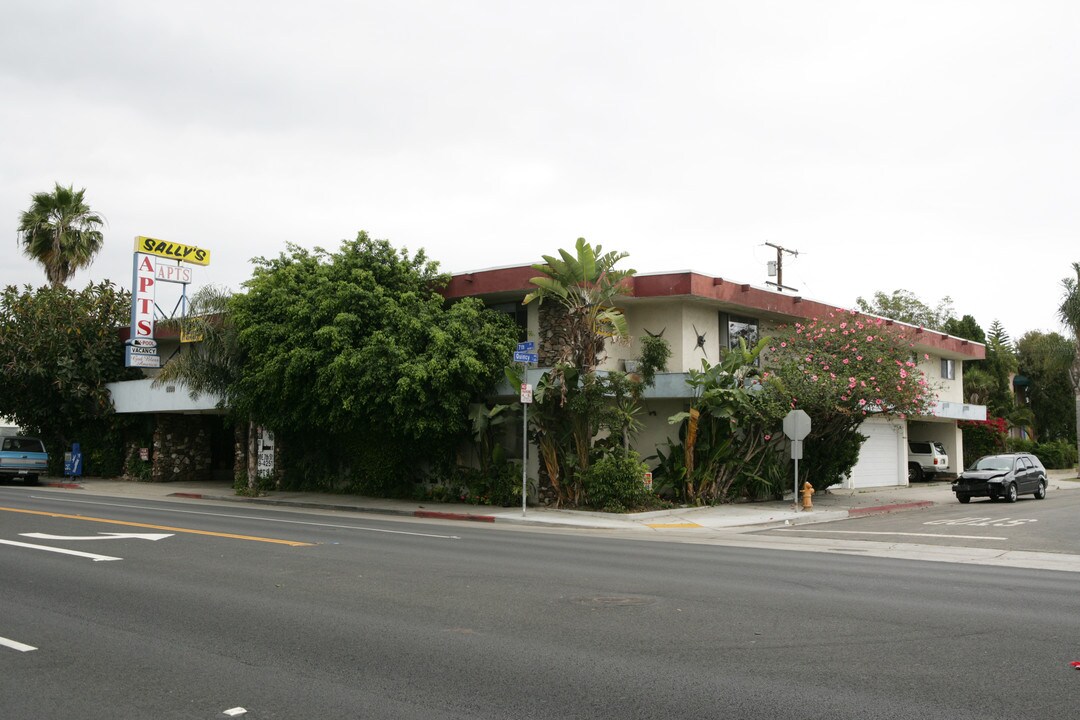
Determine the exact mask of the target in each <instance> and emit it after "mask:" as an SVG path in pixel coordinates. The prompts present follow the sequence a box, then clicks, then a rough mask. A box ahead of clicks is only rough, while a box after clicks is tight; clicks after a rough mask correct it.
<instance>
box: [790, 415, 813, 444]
mask: <svg viewBox="0 0 1080 720" xmlns="http://www.w3.org/2000/svg"><path fill="white" fill-rule="evenodd" d="M809 434H810V416H809V415H807V414H806V411H805V410H792V411H791V412H789V413H788V414H787V415H785V416H784V435H787V437H788V439H789V440H802V439H803V438H805V437H806V436H807V435H809Z"/></svg>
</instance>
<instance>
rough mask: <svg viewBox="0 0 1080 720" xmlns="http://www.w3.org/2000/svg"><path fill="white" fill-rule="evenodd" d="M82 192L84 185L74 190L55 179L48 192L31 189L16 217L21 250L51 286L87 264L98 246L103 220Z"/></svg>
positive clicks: (66, 278) (64, 280) (100, 242)
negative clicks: (41, 269) (24, 207)
mask: <svg viewBox="0 0 1080 720" xmlns="http://www.w3.org/2000/svg"><path fill="white" fill-rule="evenodd" d="M85 194H86V188H83V189H81V190H78V191H76V190H75V189H74V187H72V186H68V187H64V186H62V185H61V184H60V183H56V187H55V188H54V189H53V191H52V192H51V193H48V192H39V193H34V194H33V195H32V196H31V205H30V208H29V209H28V210H26V211H25V212H23V213H22V214H21V215H20V217H19V230H18V232H19V242H20V244H21V245H22V249H23V252H24V253H25V254H26V255H27V256H29V257H31V258H33V259H34V260H36V261H38V262H39V263H41V264H42V266H43V267H44V268H45V276H46V277H47V278H48V280H49V282H50V283H51V284H52V285H53V286H54V287H56V286H58V285H63V284H64V283H65V282H67V281H68V280H69V279H70V278H71V276H72V275H74V274H75V271H76V270H78V269H80V268H83V267H87V266H89V265H90V263H91V262H93V259H94V256H95V255H96V254H97V253H98V251H99V250H101V245H102V242H103V241H104V237H103V235H102V234H101V226H102V225H103V224H104V223H105V221H104V219H102V217H101V216H100V215H98V214H97V213H95V212H94V211H93V210H91V209H90V206H89V205H87V204H86V200H85Z"/></svg>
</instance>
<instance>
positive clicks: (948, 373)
mask: <svg viewBox="0 0 1080 720" xmlns="http://www.w3.org/2000/svg"><path fill="white" fill-rule="evenodd" d="M941 377H943V378H945V379H946V380H955V379H956V361H955V360H949V359H948V358H941Z"/></svg>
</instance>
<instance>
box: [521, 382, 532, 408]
mask: <svg viewBox="0 0 1080 720" xmlns="http://www.w3.org/2000/svg"><path fill="white" fill-rule="evenodd" d="M532 396H533V386H532V385H530V384H529V383H521V402H522V404H523V405H528V404H529V403H531V402H532Z"/></svg>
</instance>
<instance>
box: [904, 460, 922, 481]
mask: <svg viewBox="0 0 1080 720" xmlns="http://www.w3.org/2000/svg"><path fill="white" fill-rule="evenodd" d="M920 480H922V468H921V467H919V465H918V463H908V466H907V481H908V482H909V483H913V482H919V481H920Z"/></svg>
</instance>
